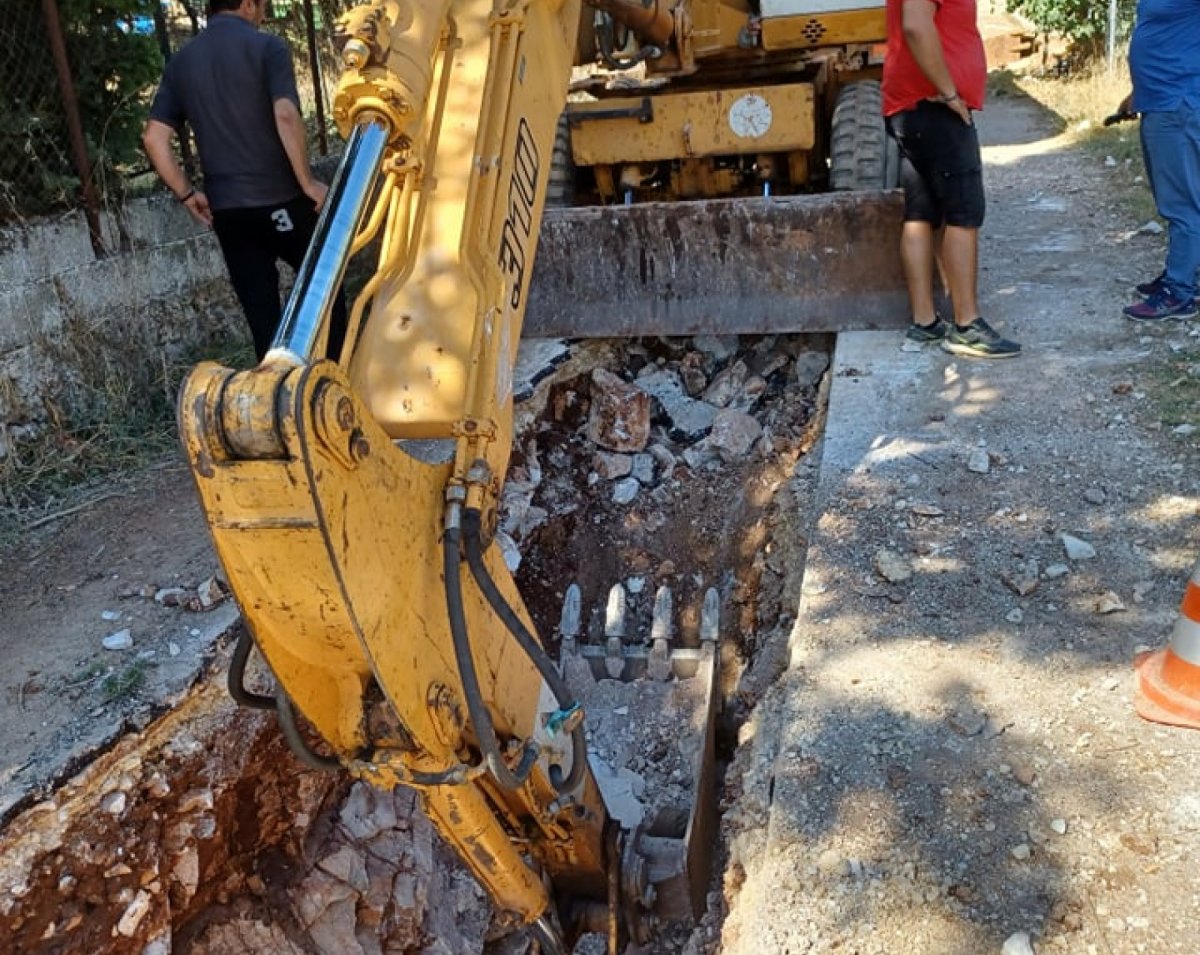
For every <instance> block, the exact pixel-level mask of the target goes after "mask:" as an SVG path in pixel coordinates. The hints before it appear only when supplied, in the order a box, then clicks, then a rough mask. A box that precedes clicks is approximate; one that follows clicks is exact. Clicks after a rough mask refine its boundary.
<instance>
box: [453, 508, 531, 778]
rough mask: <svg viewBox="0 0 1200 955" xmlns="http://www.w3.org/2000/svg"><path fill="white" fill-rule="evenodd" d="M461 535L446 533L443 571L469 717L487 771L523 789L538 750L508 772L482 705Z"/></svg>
mask: <svg viewBox="0 0 1200 955" xmlns="http://www.w3.org/2000/svg"><path fill="white" fill-rule="evenodd" d="M461 545H462V531H461V529H460V528H457V527H450V528H447V529H446V533H445V536H444V538H443V541H442V571H443V574H444V576H445V578H446V610H447V612H448V614H449V616H450V634H451V636H452V637H453V640H454V659H455V662H456V663H457V664H458V677H459V679H460V680H462V685H463V695H464V696H465V697H466V698H467V713H468V714H469V715H470V717H471V725H472V726H474V727H475V736H476V737H477V738H478V740H479V748H480V750H481V751H482V753H483V758H484V761H485V762H486V763H487V767H488V770H489V771H490V772H491V774H492V775H493V776H495V777H496V782H498V783H499V784H500V785H501V786H503V787H504V788H505V789H520V788H521V786H523V785H524V784H525V780H526V779H528V778H529V774H530V772H532V771H533V764H534V762H535V761H536V760H537V749H536V748H535V747H533V746H528V745H527V746H526V747H525V753H524V755H523V756H522V757H521V763H520V765H519V766H518V767H517V769H516V772H514V771H513V770H511V769H509V768H508V764H507V763H505V762H504V758H503V757H502V756H501V753H500V747H499V744H498V743H497V741H496V727H495V725H494V724H493V723H492V717H491V714H490V713H488V710H487V707H486V706H485V705H484V702H483V692H482V691H481V690H480V688H479V676H478V674H477V673H476V672H475V660H474V659H473V658H472V656H471V640H470V636H469V635H468V633H467V615H466V613H465V611H464V610H463V599H462V578H461V576H460V573H461V570H460V566H461V565H460V562H461V557H462V546H461Z"/></svg>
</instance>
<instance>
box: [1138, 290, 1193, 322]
mask: <svg viewBox="0 0 1200 955" xmlns="http://www.w3.org/2000/svg"><path fill="white" fill-rule="evenodd" d="M1123 314H1124V315H1125V317H1126V318H1128V319H1130V320H1131V321H1135V322H1163V321H1167V320H1172V321H1181V320H1182V319H1185V318H1195V317H1196V301H1195V299H1191V298H1189V299H1182V298H1176V297H1175V296H1174V295H1172V294H1171V293H1170V292H1168V291H1167V290H1166V289H1165V288H1164V289H1160V290H1159V291H1158V292H1156V293H1155V294H1153V295H1151V296H1150V297H1149V298H1147V299H1146V301H1144V302H1138V303H1137V304H1136V305H1129V306H1127V307H1126V308H1125V309H1124V310H1123Z"/></svg>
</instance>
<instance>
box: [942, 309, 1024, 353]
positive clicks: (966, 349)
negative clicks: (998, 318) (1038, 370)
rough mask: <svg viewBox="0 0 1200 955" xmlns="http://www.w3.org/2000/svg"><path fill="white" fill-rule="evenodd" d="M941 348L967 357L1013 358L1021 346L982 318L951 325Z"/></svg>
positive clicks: (1019, 351)
mask: <svg viewBox="0 0 1200 955" xmlns="http://www.w3.org/2000/svg"><path fill="white" fill-rule="evenodd" d="M942 350H943V351H948V352H950V354H952V355H963V356H965V357H967V358H1015V357H1016V356H1017V355H1019V354H1021V346H1020V345H1018V344H1017V343H1016V342H1014V341H1009V340H1008V339H1007V338H1004V337H1002V336H1001V335H1000V333H999V332H997V331H996V330H995V329H994V328H992V326H991V325H989V324H988V323H987V322H985V321H984V320H983V319H982V318H977V319H975V321H973V322H972V323H971V324H970V325H965V326H963V327H959V326H958V325H954V326H952V327H951V328H950V329H949V330H947V332H946V337H945V338H944V339H943V340H942Z"/></svg>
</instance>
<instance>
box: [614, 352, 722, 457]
mask: <svg viewBox="0 0 1200 955" xmlns="http://www.w3.org/2000/svg"><path fill="white" fill-rule="evenodd" d="M638 385H639V387H641V388H642V389H644V390H645V391H646V392H647V394H649V395H650V396H651V397H652V398H653V399H654V400H655V401H657V402H658V404H659V407H661V408H662V413H663V414H664V415H666V417H667V419H668V420H669V422H670V426H669V429H668V430H669V433H670V436H671V437H672V438H673V439H674V440H676V441H696V440H698V439H699V438H702V437H704V435H706V434H708V431H709V429H710V428H711V427H712V423H713V418H715V417H716V414H717V409H716V408H714V407H713V406H712V405H710V404H708V403H706V402H703V401H697V400H696V399H695V398H689V397H688V396H687V395H686V394H685V393H684V390H683V382H682V381H680V379H679V376H678V375H677V374H675V373H674V372H673V371H665V370H663V369H661V368H657V369H654V370H653V371H651V372H649V373H648V374H645V375H642V376H640V377H639V378H638ZM633 450H637V451H640V450H641V448H635V449H633Z"/></svg>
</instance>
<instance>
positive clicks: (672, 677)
mask: <svg viewBox="0 0 1200 955" xmlns="http://www.w3.org/2000/svg"><path fill="white" fill-rule="evenodd" d="M580 594H581V592H580V588H579V586H578V585H576V584H572V585H571V587H569V588H568V590H567V593H566V598H565V600H564V604H563V612H562V617H561V622H560V624H559V631H558V636H559V646H560V665H561V668H562V673H563V676H564V678H565V679H566V681H567V683H568V685H569V686H570V688H571V690H572V691H573V692H574V694H575V696H576V699H578V700H579V701H580V703H581V704H582V705H583V708H584V713H585V715H586V720H587V725H588V726H589V733H590V743H589V750H590V760H591V765H592V770H593V772H594V773H595V777H596V782H597V784H598V785H599V787H600V792H601V793H602V795H603V796H604V801H605V804H606V805H607V807H608V810H609V812H610V813H611V814H612V815H613V816H614V817H615V818H617V819H618V820H619V821H620V823H621V825H622V826H623V827H624V828H626V829H628V830H629V831H630V832H631V833H632V834H633V835H632V837H631V840H630V844H629V848H630V849H632V850H633V851H635V852H636V853H637V854H638V855H639V856H640V857H641V858H643V859H645V860H646V863H645V865H646V871H645V885H646V886H647V887H652V888H653V893H654V901H653V905H652V906H648V908H652V909H653V912H654V915H653V917H652V919H651V920H647V919H646V918H645V916H644V915H643V914H642V913H641V912H640V911H638V909H637V907H631V908H630V909H629V910H627V911H626V912H624V913H623V914H624V917H625V919H626V922H627V924H629V925H630V926H631V928H632V930H633V934H634V935H635V938H634V941H638V940H639V939H637V938H636V936H637V935H638V934H639V933H638V929H639V928H640V929H641V930H642V933H643V939H642V940H644V938H645V937H646V936H647V935H649V934H652V932H653V926H654V924H655V923H658V924H663V923H674V924H680V923H682V924H689V923H694V921H696V920H699V918H700V917H701V916H702V915H703V914H704V910H705V903H706V896H707V893H708V888H709V880H710V879H711V876H712V863H713V859H712V847H713V845H714V844H715V839H716V831H717V828H716V827H717V805H716V799H717V784H716V770H717V767H716V740H715V736H716V726H717V715H718V709H719V707H720V697H719V689H718V677H719V667H720V640H721V634H720V600H719V597H718V594H717V591H716V590H715V589H712V588H709V589H708V590H707V591H706V592H705V594H704V597H703V603H702V607H701V611H700V626H699V631H698V633H697V634H696V635H695V638H694V639H692V640H691V641H690V644H689V643H687V642H685V641H684V640H683V639H682V637H681V634H680V632H679V628H678V627H677V626H676V625H675V603H676V598H675V596H674V594H673V593H672V591H671V590H670V589H669V588H668V587H659V588H658V590H657V592H656V593H655V594H654V597H653V603H652V610H651V614H650V616H651V619H650V622H649V627H648V628H647V627H646V626H645V625H644V623H645V621H644V620H639V618H641V617H643V616H644V614H639V613H637V612H636V610H635V609H634V605H635V604H636V603H638V602H640V603H642V604H648V603H649V601H648V600H645V599H642V600H640V601H639V600H638V599H637V598H636V597H635V596H634V595H632V594H630V593H628V592H627V591H626V589H625V587H624V585H622V584H615V585H614V586H613V587H612V588H611V589H610V590H609V592H608V599H607V601H606V604H605V606H604V607H603V609H602V611H599V612H596V613H592V614H587V615H586V618H585V615H584V614H582V613H581V596H580ZM646 596H647V597H648V596H649V595H648V594H647V595H646ZM588 620H590V622H591V625H590V626H589V625H588V624H587V622H586V621H588Z"/></svg>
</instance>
